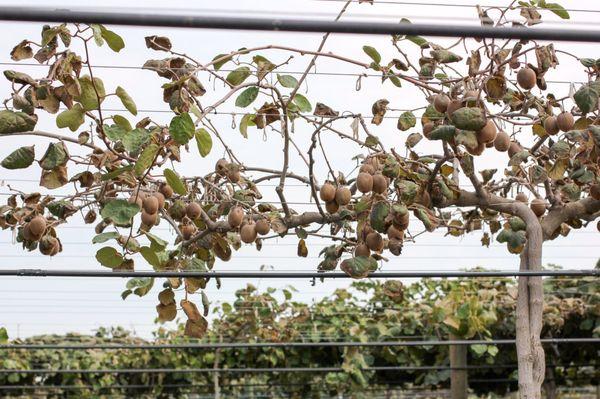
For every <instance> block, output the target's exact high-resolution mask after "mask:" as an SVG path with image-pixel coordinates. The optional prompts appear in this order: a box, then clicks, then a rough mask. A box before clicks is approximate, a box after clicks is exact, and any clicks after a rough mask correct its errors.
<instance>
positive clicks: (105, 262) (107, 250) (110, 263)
mask: <svg viewBox="0 0 600 399" xmlns="http://www.w3.org/2000/svg"><path fill="white" fill-rule="evenodd" d="M96 260H97V261H98V262H100V264H101V265H102V266H106V267H110V268H111V269H112V268H115V267H119V266H121V264H122V263H123V256H122V255H121V254H120V253H119V252H118V251H117V250H116V249H115V248H113V247H102V248H100V249H99V250H98V251H97V252H96Z"/></svg>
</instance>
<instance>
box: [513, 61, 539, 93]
mask: <svg viewBox="0 0 600 399" xmlns="http://www.w3.org/2000/svg"><path fill="white" fill-rule="evenodd" d="M536 79H537V76H536V75H535V71H534V70H533V69H531V68H529V67H523V68H521V69H519V72H517V83H518V84H519V86H521V87H522V88H524V89H525V90H531V89H533V88H534V87H535V81H536Z"/></svg>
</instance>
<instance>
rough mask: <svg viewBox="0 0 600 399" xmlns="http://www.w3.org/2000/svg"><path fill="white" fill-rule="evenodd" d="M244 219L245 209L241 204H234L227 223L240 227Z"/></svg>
mask: <svg viewBox="0 0 600 399" xmlns="http://www.w3.org/2000/svg"><path fill="white" fill-rule="evenodd" d="M243 219H244V210H243V209H242V207H240V206H234V207H233V208H231V209H230V210H229V214H228V215H227V223H229V225H230V226H231V227H233V228H236V227H239V226H240V225H241V224H242V220H243Z"/></svg>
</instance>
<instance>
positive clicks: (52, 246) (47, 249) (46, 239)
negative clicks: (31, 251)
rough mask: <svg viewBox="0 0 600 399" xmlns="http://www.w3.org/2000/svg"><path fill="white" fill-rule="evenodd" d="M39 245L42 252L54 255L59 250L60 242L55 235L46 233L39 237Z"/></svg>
mask: <svg viewBox="0 0 600 399" xmlns="http://www.w3.org/2000/svg"><path fill="white" fill-rule="evenodd" d="M39 247H40V252H41V253H42V254H44V255H48V256H54V255H56V254H57V253H58V252H59V251H60V242H59V241H58V239H57V238H56V237H52V236H51V235H48V234H46V235H45V236H43V237H42V238H41V240H40V245H39Z"/></svg>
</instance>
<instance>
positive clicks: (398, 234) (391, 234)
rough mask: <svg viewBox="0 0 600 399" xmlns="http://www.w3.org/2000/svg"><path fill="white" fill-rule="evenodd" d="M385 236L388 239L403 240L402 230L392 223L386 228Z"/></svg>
mask: <svg viewBox="0 0 600 399" xmlns="http://www.w3.org/2000/svg"><path fill="white" fill-rule="evenodd" d="M387 236H388V238H389V239H390V240H392V239H394V240H400V241H402V240H404V230H400V229H398V228H396V227H395V226H394V225H393V224H392V225H390V227H388V229H387Z"/></svg>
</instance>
